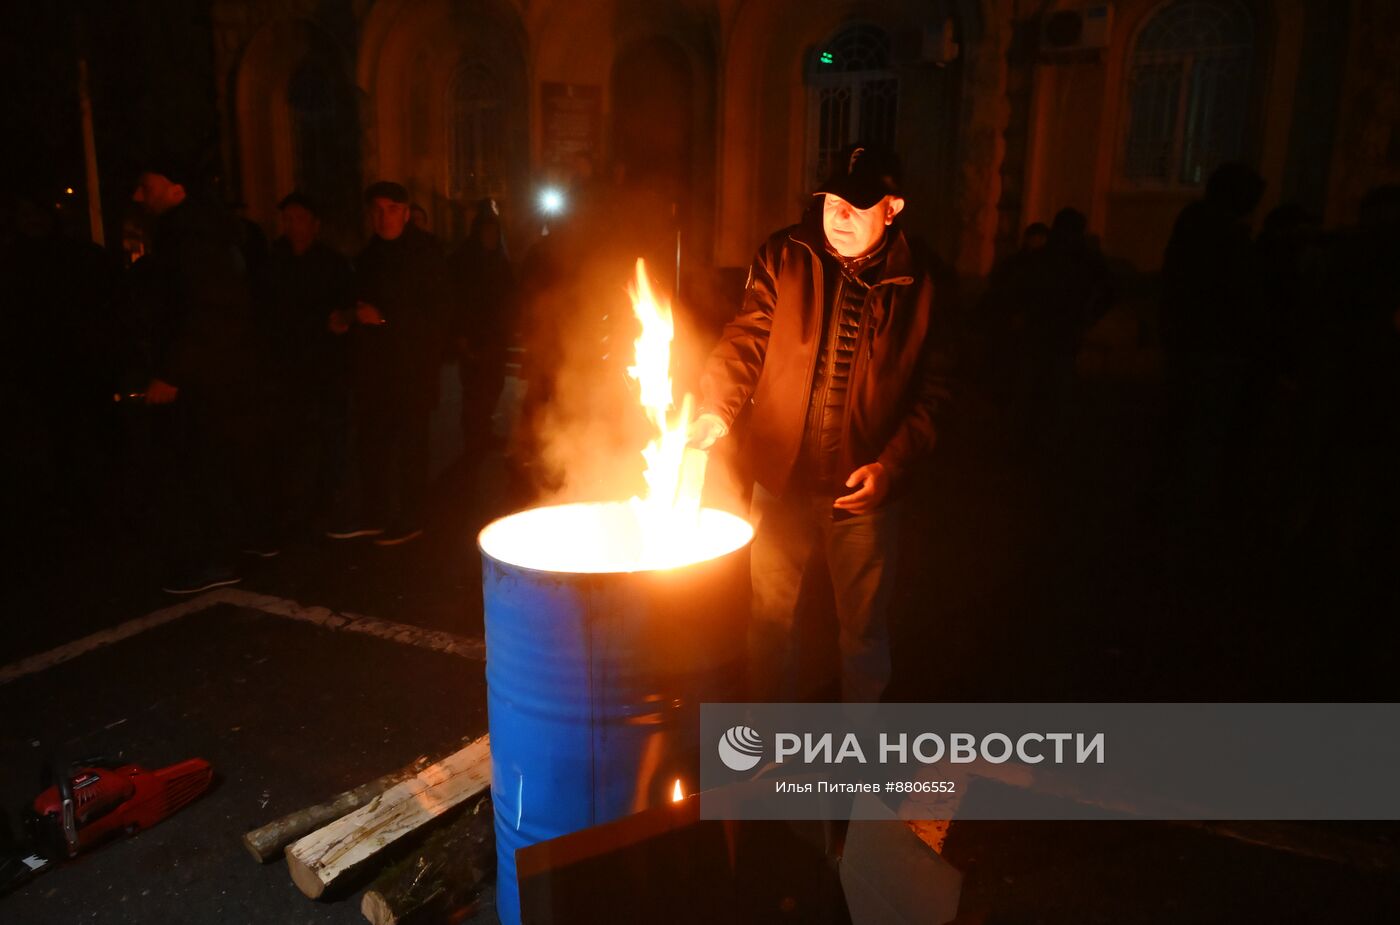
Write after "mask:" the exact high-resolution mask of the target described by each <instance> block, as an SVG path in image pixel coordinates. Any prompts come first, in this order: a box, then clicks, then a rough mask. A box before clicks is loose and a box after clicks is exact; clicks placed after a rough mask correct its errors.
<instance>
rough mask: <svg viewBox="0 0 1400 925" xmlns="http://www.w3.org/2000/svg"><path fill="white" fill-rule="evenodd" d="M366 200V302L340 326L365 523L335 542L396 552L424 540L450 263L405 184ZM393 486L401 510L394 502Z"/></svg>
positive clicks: (362, 269)
mask: <svg viewBox="0 0 1400 925" xmlns="http://www.w3.org/2000/svg"><path fill="white" fill-rule="evenodd" d="M365 201H366V203H367V204H368V206H369V213H370V221H371V224H372V225H373V227H374V236H373V237H372V238H371V239H370V242H369V244H367V245H366V246H365V249H364V250H363V251H362V252H361V253H360V256H359V259H358V260H357V261H356V263H355V285H356V290H357V292H358V301H357V302H356V305H355V308H354V310H353V312H346V313H344V314H343V315H342V316H341V317H340V319H339V321H338V324H337V329H338V330H340V331H341V332H342V333H348V334H349V336H350V337H351V345H350V346H351V358H352V359H351V368H352V376H353V386H352V389H351V392H352V395H353V401H354V406H355V412H354V413H355V424H356V435H357V438H356V450H357V453H358V455H359V463H360V487H361V508H360V518H361V519H360V521H359V522H358V523H356V524H351V525H347V526H346V527H344V528H342V529H337V530H333V531H331V532H330V536H332V537H334V538H336V539H345V538H349V537H355V536H374V537H375V541H374V542H375V543H376V544H377V545H380V546H395V545H398V544H400V543H407V542H409V541H410V540H414V539H417V538H418V537H419V536H421V535H422V534H423V514H424V511H423V503H424V496H425V495H426V494H427V488H428V437H429V428H428V425H429V416H430V415H431V412H432V409H433V407H434V406H435V405H436V404H437V397H438V396H437V387H438V368H439V367H440V366H441V364H442V357H443V338H444V336H445V334H446V319H447V312H446V304H445V302H446V297H447V266H446V261H445V260H444V258H443V255H442V251H441V249H440V248H439V247H438V245H437V240H436V239H435V238H434V237H432V236H431V235H429V234H427V233H426V232H424V231H421V230H419V229H418V228H416V227H414V226H413V225H411V224H410V223H409V220H408V219H409V212H408V191H407V190H405V189H404V188H403V187H402V186H400V185H399V184H397V183H390V182H380V183H375V184H374V185H373V186H371V187H370V188H369V189H368V190H366V191H365ZM352 328H353V330H352ZM395 467H397V473H395ZM395 475H397V477H395ZM395 488H397V495H398V498H397V502H398V503H397V513H394V512H393V511H392V510H391V506H390V505H391V502H392V500H393V499H392V498H391V495H392V494H393V489H395Z"/></svg>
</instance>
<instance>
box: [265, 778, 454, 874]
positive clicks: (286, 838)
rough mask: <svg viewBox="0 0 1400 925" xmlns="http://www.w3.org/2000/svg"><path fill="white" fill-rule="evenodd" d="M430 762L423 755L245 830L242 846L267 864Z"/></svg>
mask: <svg viewBox="0 0 1400 925" xmlns="http://www.w3.org/2000/svg"><path fill="white" fill-rule="evenodd" d="M431 763H432V759H430V758H429V757H428V756H426V755H423V756H421V757H419V758H417V759H415V760H414V761H413V763H412V764H409V765H408V766H407V767H403V768H399V769H398V770H397V771H391V772H390V773H388V774H385V775H384V776H383V777H378V778H375V779H374V780H372V781H370V782H369V783H367V784H361V785H360V786H358V787H355V788H354V789H351V790H346V791H345V792H344V793H338V794H336V795H335V796H333V797H331V798H330V799H329V800H326V801H325V802H324V803H317V804H316V805H315V806H306V807H303V808H302V809H299V810H296V811H295V812H291V813H288V814H287V815H285V816H283V817H282V818H281V819H274V820H273V821H271V822H269V823H268V824H267V825H265V826H262V827H261V828H257V829H254V830H253V831H251V832H247V833H245V834H244V836H243V847H245V848H247V849H248V853H249V854H251V855H252V856H253V857H254V859H256V860H257V861H258V863H260V864H266V863H267V862H268V861H271V860H275V859H276V858H280V857H281V856H282V849H284V848H286V847H287V846H288V845H290V844H291V843H292V842H294V841H296V840H297V839H298V838H301V837H302V836H303V835H307V834H309V833H311V832H314V831H316V830H317V829H319V828H320V827H321V826H323V825H326V824H327V823H330V822H334V821H335V820H337V819H339V818H340V817H341V816H344V815H345V814H346V813H352V812H354V811H355V810H357V809H359V808H360V807H361V806H364V805H365V804H366V803H368V802H369V801H370V800H373V799H374V798H375V797H377V796H379V795H380V794H381V793H383V792H384V791H385V790H388V789H389V788H390V787H392V786H394V785H395V784H397V783H399V782H400V781H403V780H407V779H408V778H410V777H412V776H413V775H415V774H417V773H418V772H419V771H422V770H423V769H424V768H426V767H427V766H428V765H429V764H431Z"/></svg>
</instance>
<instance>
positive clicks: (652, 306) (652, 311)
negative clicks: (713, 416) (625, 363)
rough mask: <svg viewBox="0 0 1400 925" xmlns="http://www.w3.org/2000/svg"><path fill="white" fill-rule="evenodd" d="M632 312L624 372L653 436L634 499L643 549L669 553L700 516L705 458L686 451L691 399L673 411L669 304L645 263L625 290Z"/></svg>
mask: <svg viewBox="0 0 1400 925" xmlns="http://www.w3.org/2000/svg"><path fill="white" fill-rule="evenodd" d="M628 294H629V295H631V297H632V311H633V313H634V314H635V315H636V316H637V321H638V322H640V323H641V326H642V331H641V334H639V335H638V337H637V340H636V344H635V346H636V359H635V362H634V363H633V365H631V366H629V367H628V368H627V373H628V375H630V376H631V377H632V378H633V379H635V380H637V384H638V386H639V387H640V388H639V392H640V396H639V397H640V400H641V403H642V408H643V410H645V411H646V415H647V420H649V421H650V422H651V424H652V427H654V428H655V430H656V433H655V435H654V436H653V437H652V439H651V441H650V442H648V443H647V446H646V448H645V449H644V450H642V458H643V459H644V460H646V471H645V473H644V475H645V477H646V483H647V493H646V497H645V498H633V499H632V506H633V510H634V511H635V513H636V517H637V522H638V526H639V528H640V530H641V539H642V543H643V546H644V548H647V549H649V550H656V549H671V550H675V549H676V548H677V547H678V546H683V545H685V544H686V543H687V542H689V541H692V538H693V537H694V534H695V531H696V527H697V520H698V518H699V515H700V490H701V488H702V487H703V484H704V463H705V457H704V454H702V453H699V452H698V451H696V450H693V449H692V450H687V448H686V440H687V436H688V434H689V431H690V418H691V413H692V404H693V403H692V399H691V397H690V396H689V395H687V396H685V398H684V399H683V400H682V401H681V407H680V410H679V411H677V410H676V407H675V393H674V391H673V389H672V384H671V342H672V341H673V340H675V336H676V326H675V321H674V319H673V318H672V316H671V305H670V303H669V302H666V301H664V300H660V299H658V298H657V297H656V293H655V291H654V290H653V289H652V286H651V280H650V279H648V278H647V271H646V261H644V260H642V259H640V258H639V259H638V260H637V280H636V283H635V285H633V286H630V287H629V288H628Z"/></svg>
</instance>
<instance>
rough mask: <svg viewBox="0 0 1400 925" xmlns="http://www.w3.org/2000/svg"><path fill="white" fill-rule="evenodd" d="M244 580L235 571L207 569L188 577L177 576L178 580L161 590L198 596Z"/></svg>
mask: <svg viewBox="0 0 1400 925" xmlns="http://www.w3.org/2000/svg"><path fill="white" fill-rule="evenodd" d="M242 580H243V578H242V576H240V575H239V574H238V573H237V572H235V571H233V569H227V568H206V569H202V570H200V571H198V572H192V573H190V574H188V575H180V576H177V578H176V580H174V581H167V582H166V583H165V584H164V585H162V586H161V590H162V591H164V592H165V593H166V594H198V593H199V592H201V591H208V590H210V589H211V588H222V587H224V586H225V585H236V584H238V583H239V582H240V581H242Z"/></svg>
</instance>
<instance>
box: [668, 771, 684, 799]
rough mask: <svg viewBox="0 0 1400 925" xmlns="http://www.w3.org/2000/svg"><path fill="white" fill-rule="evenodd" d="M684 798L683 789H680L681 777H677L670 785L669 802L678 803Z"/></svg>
mask: <svg viewBox="0 0 1400 925" xmlns="http://www.w3.org/2000/svg"><path fill="white" fill-rule="evenodd" d="M684 799H685V791H684V790H682V789H681V779H680V778H679V777H677V778H676V783H675V785H674V786H672V787H671V802H672V803H679V802H680V801H681V800H684Z"/></svg>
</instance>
